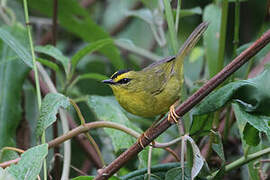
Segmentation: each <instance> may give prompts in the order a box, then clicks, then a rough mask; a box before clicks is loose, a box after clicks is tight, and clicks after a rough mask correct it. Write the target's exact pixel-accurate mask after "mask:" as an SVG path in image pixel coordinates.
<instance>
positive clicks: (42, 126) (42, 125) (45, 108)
mask: <svg viewBox="0 0 270 180" xmlns="http://www.w3.org/2000/svg"><path fill="white" fill-rule="evenodd" d="M69 105H70V103H69V99H68V98H67V97H65V96H64V95H62V94H59V93H49V94H47V95H46V96H45V98H44V99H43V101H42V104H41V109H40V117H39V120H38V122H37V129H36V134H37V137H40V136H41V135H42V133H43V131H45V130H46V129H47V128H48V127H49V126H50V125H52V124H53V123H54V122H55V121H56V114H57V112H58V109H59V108H60V107H63V108H67V107H68V106H69Z"/></svg>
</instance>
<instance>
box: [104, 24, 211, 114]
mask: <svg viewBox="0 0 270 180" xmlns="http://www.w3.org/2000/svg"><path fill="white" fill-rule="evenodd" d="M207 26H208V23H206V22H204V23H201V24H200V25H199V26H198V27H197V28H196V29H195V30H194V31H193V33H192V34H191V35H190V36H189V38H188V39H187V41H186V42H185V43H184V44H183V46H182V47H181V49H180V50H179V52H178V54H177V55H176V56H172V57H168V58H165V59H162V60H160V61H158V62H155V63H153V64H150V65H149V66H147V67H146V68H144V69H142V70H141V71H117V72H116V73H114V74H113V75H112V77H111V79H109V80H104V81H103V82H104V83H108V84H109V85H110V87H111V88H112V90H113V93H114V95H115V97H116V99H117V100H118V102H119V104H120V105H121V106H122V107H123V108H124V109H126V110H127V111H128V112H130V113H132V114H135V115H138V116H142V117H154V116H156V115H159V114H164V113H166V112H167V111H168V110H169V108H170V106H172V105H173V104H174V103H175V102H176V101H177V100H178V99H179V97H180V92H181V87H182V84H183V61H184V58H185V56H186V55H187V53H188V52H189V51H190V50H191V49H192V48H193V47H194V45H195V44H196V43H197V41H198V40H199V39H200V37H201V35H202V34H203V32H204V31H205V30H206V28H207Z"/></svg>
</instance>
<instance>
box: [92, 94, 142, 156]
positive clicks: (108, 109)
mask: <svg viewBox="0 0 270 180" xmlns="http://www.w3.org/2000/svg"><path fill="white" fill-rule="evenodd" d="M87 104H88V106H89V107H90V108H91V109H92V110H93V111H94V112H95V114H96V116H97V118H98V119H99V120H103V121H110V122H115V123H118V124H122V125H124V126H127V127H129V128H131V129H134V130H135V131H137V132H141V130H140V129H139V128H138V127H136V126H135V125H134V124H132V123H131V122H130V121H129V119H128V118H127V117H126V115H125V114H124V113H123V111H122V109H121V107H120V105H119V104H118V102H117V101H116V100H115V98H114V97H111V96H107V97H102V96H90V97H89V99H88V101H87ZM104 131H105V132H106V133H107V134H108V135H109V136H110V138H111V139H112V144H113V147H114V149H115V151H116V152H117V151H119V150H120V149H124V148H128V147H130V146H131V145H132V144H133V143H135V141H136V139H135V138H133V137H131V136H129V135H127V134H125V133H124V132H121V131H119V130H114V129H108V128H106V129H104Z"/></svg>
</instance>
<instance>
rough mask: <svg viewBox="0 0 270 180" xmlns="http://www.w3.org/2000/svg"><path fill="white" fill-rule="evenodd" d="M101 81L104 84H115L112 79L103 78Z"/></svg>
mask: <svg viewBox="0 0 270 180" xmlns="http://www.w3.org/2000/svg"><path fill="white" fill-rule="evenodd" d="M102 82H103V83H105V84H115V82H113V80H112V79H106V80H103V81H102Z"/></svg>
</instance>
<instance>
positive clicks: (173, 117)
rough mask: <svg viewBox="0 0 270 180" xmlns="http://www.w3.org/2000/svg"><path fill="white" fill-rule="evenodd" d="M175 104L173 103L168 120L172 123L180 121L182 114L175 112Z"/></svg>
mask: <svg viewBox="0 0 270 180" xmlns="http://www.w3.org/2000/svg"><path fill="white" fill-rule="evenodd" d="M174 106H175V105H174V104H173V105H171V107H170V112H169V114H168V121H169V122H170V123H171V124H175V123H177V122H178V119H179V118H180V116H178V115H177V114H176V112H175V108H174Z"/></svg>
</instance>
